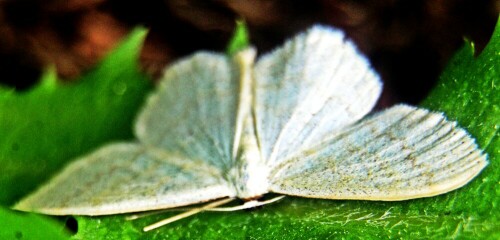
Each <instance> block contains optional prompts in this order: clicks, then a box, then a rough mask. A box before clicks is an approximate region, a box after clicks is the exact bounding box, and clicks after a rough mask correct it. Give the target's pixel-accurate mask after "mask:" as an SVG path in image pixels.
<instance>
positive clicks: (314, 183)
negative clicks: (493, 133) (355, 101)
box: [271, 105, 487, 201]
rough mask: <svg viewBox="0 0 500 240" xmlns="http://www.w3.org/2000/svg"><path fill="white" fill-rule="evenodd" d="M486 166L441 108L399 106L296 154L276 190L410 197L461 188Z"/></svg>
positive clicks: (278, 175)
mask: <svg viewBox="0 0 500 240" xmlns="http://www.w3.org/2000/svg"><path fill="white" fill-rule="evenodd" d="M486 165H487V161H486V156H485V155H483V154H482V153H481V151H480V150H478V149H477V146H476V144H475V143H474V140H473V139H472V138H471V137H470V136H469V135H468V134H467V132H466V131H465V130H463V129H460V128H459V127H457V126H456V123H455V122H450V121H447V120H446V119H445V117H444V116H443V115H442V114H440V113H433V112H429V111H427V110H423V109H419V108H415V107H410V106H406V105H398V106H395V107H392V108H390V109H388V110H385V111H383V112H381V113H378V114H376V115H374V116H371V117H368V118H366V119H364V120H362V121H360V122H358V123H356V124H354V125H352V126H350V127H348V128H345V129H340V130H339V131H336V132H335V133H334V134H331V135H330V136H328V137H327V138H325V139H323V140H322V141H320V142H318V143H317V144H316V145H315V146H314V147H312V148H310V149H308V150H306V151H304V152H301V153H299V154H297V155H296V156H293V157H291V158H289V159H288V160H287V161H285V162H283V163H281V165H280V166H279V167H276V168H275V169H274V171H273V172H272V175H271V179H272V180H271V191H273V192H277V193H282V194H288V195H296V196H304V197H312V198H327V199H364V200H385V201H394V200H405V199H412V198H419V197H429V196H434V195H438V194H441V193H445V192H448V191H451V190H454V189H456V188H459V187H461V186H463V185H465V184H466V183H467V182H469V181H470V180H471V179H472V178H474V177H475V176H476V175H478V174H479V172H480V171H481V170H482V169H483V168H484V167H485V166H486Z"/></svg>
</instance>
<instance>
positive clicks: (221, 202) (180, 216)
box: [142, 198, 234, 232]
mask: <svg viewBox="0 0 500 240" xmlns="http://www.w3.org/2000/svg"><path fill="white" fill-rule="evenodd" d="M233 200H234V198H224V199H221V200H218V201H215V202H211V203H209V204H207V205H204V206H201V207H199V208H193V209H191V210H189V211H187V212H183V213H181V214H177V215H175V216H172V217H169V218H166V219H163V220H161V221H159V222H156V223H153V224H151V225H148V226H146V227H144V228H143V229H142V230H143V231H144V232H147V231H150V230H153V229H156V228H159V227H161V226H164V225H167V224H169V223H172V222H175V221H177V220H181V219H183V218H187V217H189V216H191V215H194V214H197V213H199V212H203V211H206V210H208V209H211V208H214V207H217V206H221V205H224V204H226V203H228V202H231V201H233Z"/></svg>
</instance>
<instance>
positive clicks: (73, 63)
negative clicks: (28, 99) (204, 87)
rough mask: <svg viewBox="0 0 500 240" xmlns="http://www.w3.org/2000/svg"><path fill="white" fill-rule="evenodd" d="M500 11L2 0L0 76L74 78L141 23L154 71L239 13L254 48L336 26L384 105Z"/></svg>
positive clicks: (419, 5) (214, 42)
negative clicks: (49, 72)
mask: <svg viewBox="0 0 500 240" xmlns="http://www.w3.org/2000/svg"><path fill="white" fill-rule="evenodd" d="M499 10H500V3H499V1H498V0H481V1H477V0H476V1H473V0H428V1H408V0H380V1H363V0H332V1H327V0H312V1H283V0H255V1H231V0H210V1H209V0H164V1H161V0H157V1H142V2H141V1H133V2H131V3H130V2H124V1H118V0H0V84H2V85H9V86H13V87H15V88H16V89H19V90H23V89H27V88H29V87H30V86H32V85H33V84H34V83H36V81H37V80H38V78H39V75H40V72H41V71H42V70H43V69H44V68H45V67H47V66H49V65H50V64H54V65H55V66H56V68H57V72H58V74H59V75H60V76H61V77H62V78H63V79H65V81H71V80H73V79H76V78H77V77H78V76H79V75H80V74H82V73H83V72H84V71H86V70H88V69H90V68H91V67H92V66H93V65H94V64H95V63H96V62H98V61H99V59H101V58H102V57H103V56H104V55H105V53H106V52H108V51H109V50H110V49H111V48H113V47H114V46H115V45H116V43H117V42H118V41H119V40H120V39H121V38H122V37H124V36H125V35H126V34H127V33H128V32H129V31H130V30H131V29H132V28H133V27H134V26H137V25H142V26H146V27H148V28H150V29H151V31H150V33H149V35H148V38H147V41H146V43H145V47H144V49H143V52H142V55H141V64H142V67H143V69H144V71H145V72H146V73H148V74H150V75H151V76H153V77H157V76H159V74H160V73H161V71H162V69H163V67H164V66H165V65H166V64H168V63H169V62H171V61H173V60H175V59H177V58H179V57H181V56H184V55H186V54H189V53H191V52H193V51H196V50H199V49H211V50H223V49H224V47H225V46H226V43H227V41H228V39H229V37H230V36H231V32H232V30H233V28H234V21H235V19H236V18H239V17H240V16H241V17H242V18H244V19H245V20H246V22H247V24H248V26H249V29H250V34H251V41H252V42H253V44H254V45H255V46H257V48H258V49H259V51H260V52H263V51H266V50H269V49H271V48H273V47H275V46H277V45H279V44H281V43H282V41H283V40H284V39H285V38H287V37H290V36H292V35H293V34H295V33H296V32H298V31H300V30H303V29H305V28H307V27H308V26H309V25H311V24H313V23H316V22H320V23H324V24H328V25H332V26H337V27H339V28H342V29H344V30H345V31H346V33H347V35H348V36H349V37H350V38H352V39H353V40H354V41H355V42H356V43H357V44H358V47H359V48H360V49H361V51H362V52H364V53H365V54H367V55H368V56H369V58H370V60H371V62H372V64H373V66H374V67H375V68H376V69H377V70H378V71H379V72H380V74H381V75H382V78H383V79H384V81H385V89H384V96H383V99H382V105H386V104H391V103H393V102H399V101H404V102H408V103H418V101H419V100H421V99H422V98H423V97H425V95H426V93H427V92H428V90H429V89H431V88H432V86H433V84H434V83H435V81H436V79H437V77H438V75H439V73H440V72H441V70H442V69H443V67H444V66H445V64H446V63H447V61H448V60H449V58H450V57H451V56H452V54H453V53H454V52H455V51H456V50H457V49H458V48H459V47H460V46H462V45H463V43H464V42H463V39H464V37H466V38H468V39H471V40H473V41H474V42H475V45H476V47H477V49H479V50H481V49H482V48H483V47H484V46H485V45H486V43H487V42H488V40H489V38H490V36H491V34H492V31H493V28H494V26H495V23H496V21H497V18H498V13H499Z"/></svg>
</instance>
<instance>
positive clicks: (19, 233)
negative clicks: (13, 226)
mask: <svg viewBox="0 0 500 240" xmlns="http://www.w3.org/2000/svg"><path fill="white" fill-rule="evenodd" d="M15 236H16V239H22V238H23V233H22V232H19V231H16V234H15Z"/></svg>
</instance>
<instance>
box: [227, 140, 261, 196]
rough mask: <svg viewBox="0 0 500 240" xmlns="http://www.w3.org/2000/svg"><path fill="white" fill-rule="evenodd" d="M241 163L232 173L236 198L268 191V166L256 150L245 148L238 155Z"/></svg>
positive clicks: (258, 194)
mask: <svg viewBox="0 0 500 240" xmlns="http://www.w3.org/2000/svg"><path fill="white" fill-rule="evenodd" d="M239 157H240V159H239V163H241V165H240V166H239V167H238V168H237V169H235V170H236V171H237V172H235V173H233V174H235V176H234V178H233V179H234V180H235V181H234V187H235V190H236V194H237V197H238V198H241V199H249V198H255V197H257V196H261V195H263V194H265V193H267V192H268V191H269V168H268V167H267V166H266V165H265V164H264V163H263V161H261V159H260V154H259V152H258V151H252V150H250V149H245V150H244V151H243V154H242V155H240V156H239Z"/></svg>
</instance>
